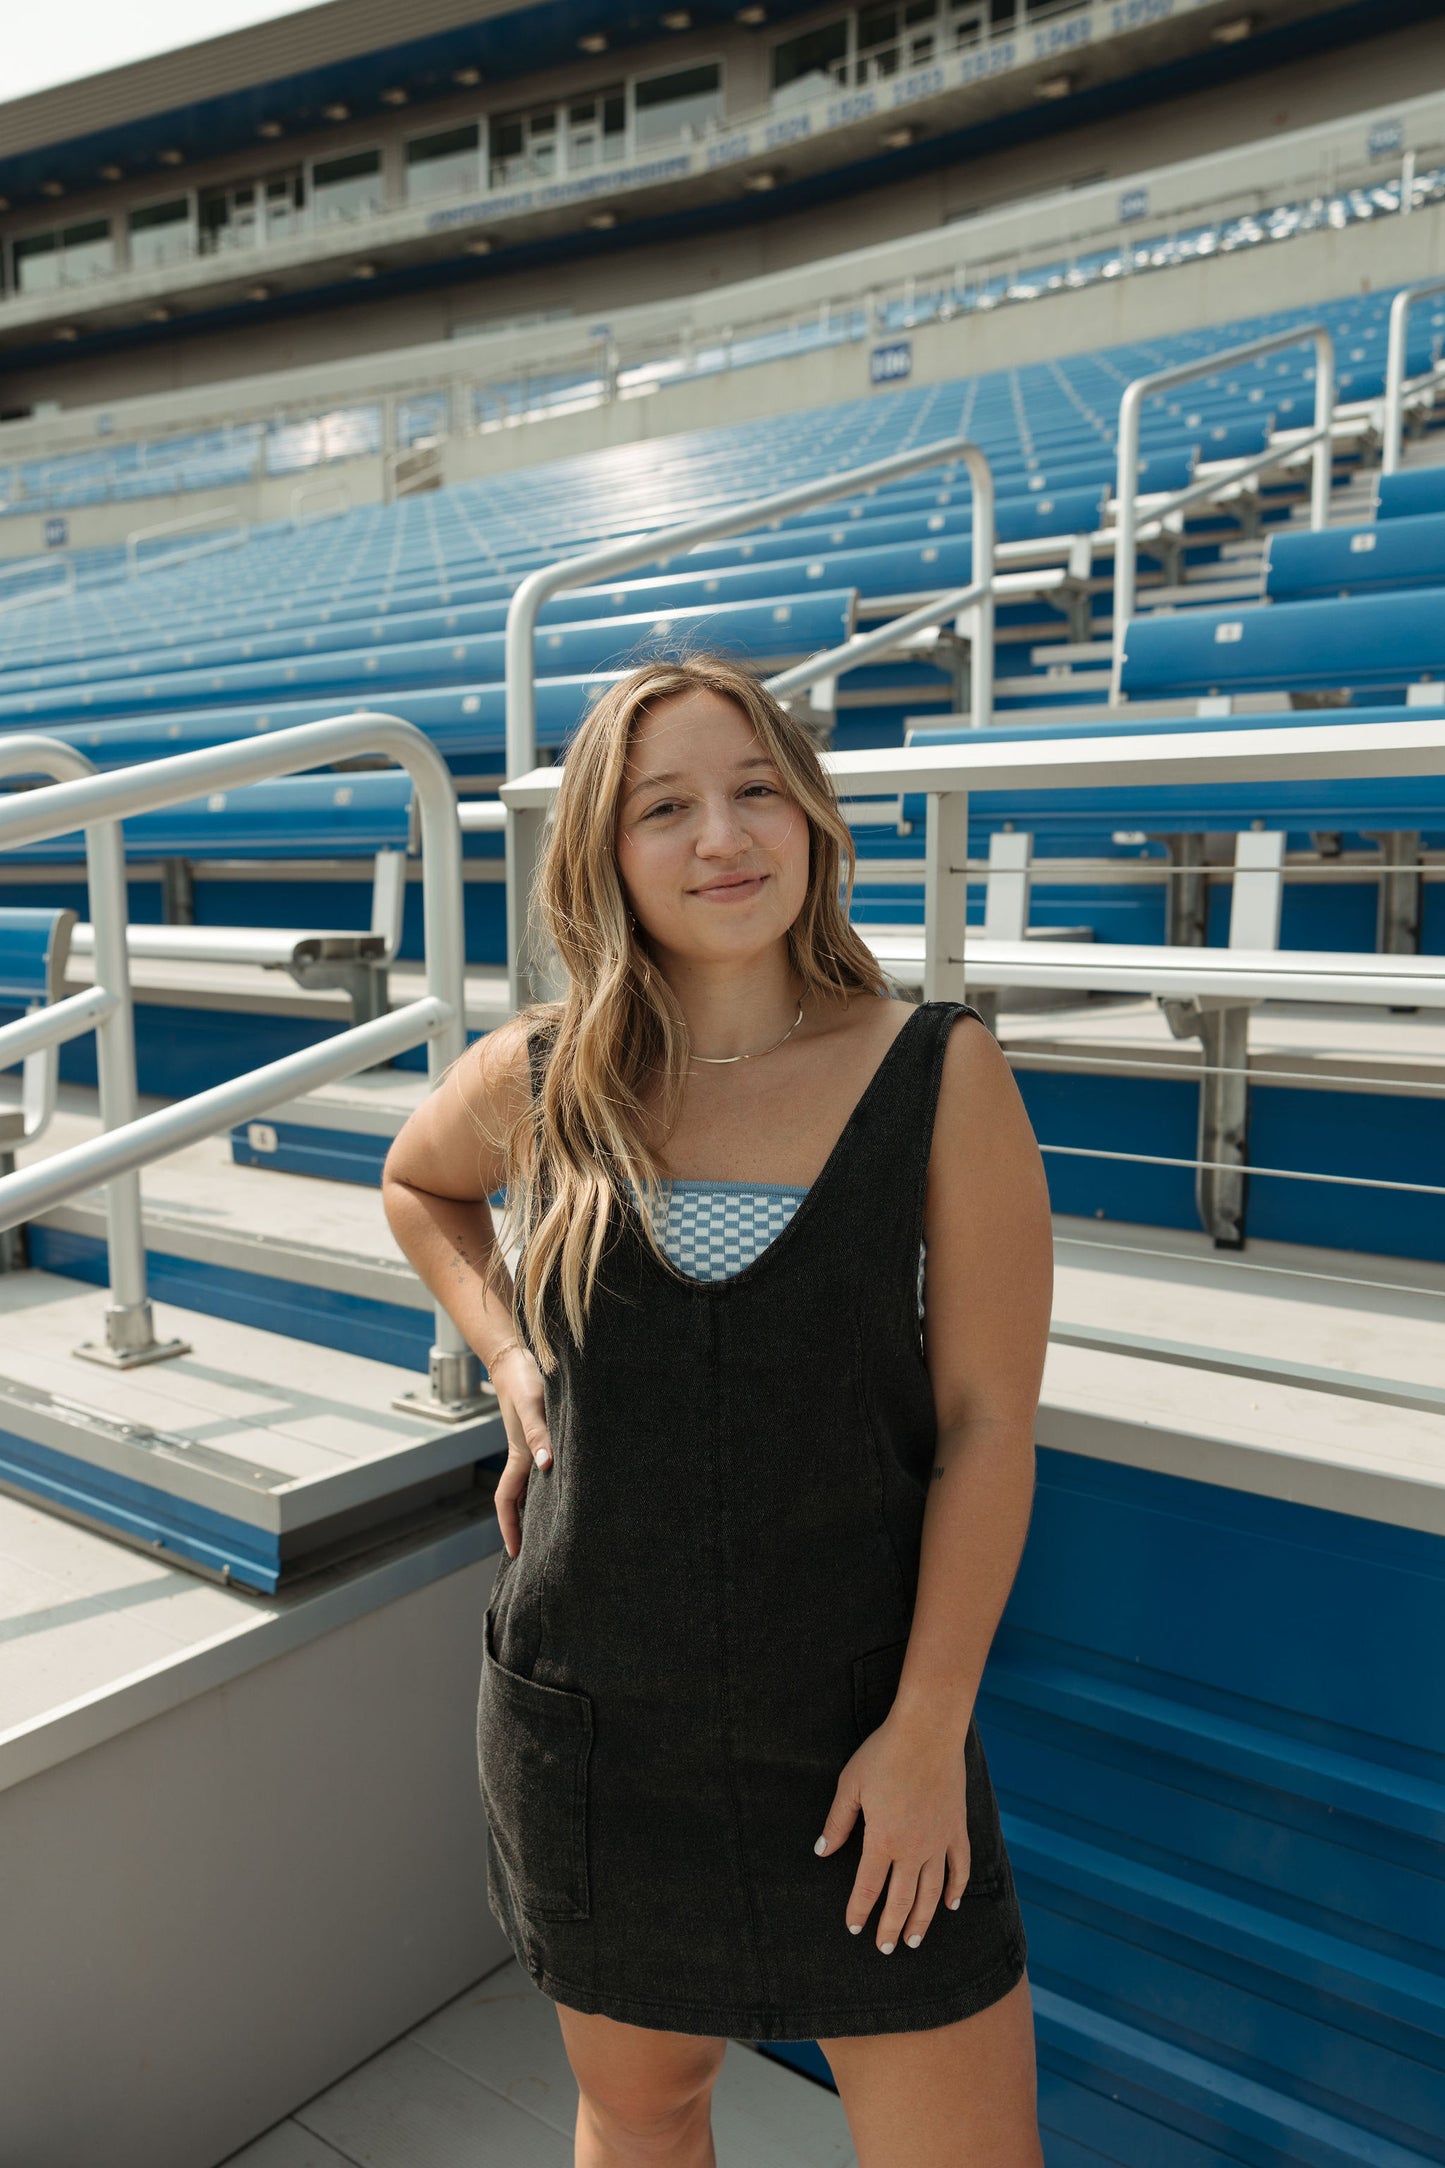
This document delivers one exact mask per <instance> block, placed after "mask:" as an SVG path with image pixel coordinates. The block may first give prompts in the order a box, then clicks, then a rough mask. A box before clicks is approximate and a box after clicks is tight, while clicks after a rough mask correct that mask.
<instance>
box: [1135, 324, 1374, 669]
mask: <svg viewBox="0 0 1445 2168" xmlns="http://www.w3.org/2000/svg"><path fill="white" fill-rule="evenodd" d="M1306 340H1308V341H1309V343H1310V344H1311V345H1312V346H1313V347H1314V350H1315V422H1314V428H1313V429H1312V430H1311V431H1310V433H1309V435H1308V437H1306V438H1302V439H1299V440H1297V442H1296V444H1295V445H1294V447H1293V449H1295V450H1300V449H1302V448H1303V445H1304V444H1305V443H1311V444H1313V445H1314V461H1313V475H1312V480H1311V487H1310V525H1311V527H1323V526H1324V525H1325V523H1326V521H1327V520H1328V518H1329V504H1330V485H1331V482H1332V480H1333V477H1334V444H1333V429H1334V411H1335V342H1334V340H1333V338H1332V337H1331V335H1330V333H1329V331H1328V329H1327V328H1326V326H1325V325H1324V324H1297V325H1295V326H1294V327H1293V328H1292V329H1291V330H1289V331H1279V332H1275V333H1273V334H1272V335H1271V336H1270V337H1269V338H1265V339H1249V340H1246V342H1245V344H1244V345H1243V346H1231V347H1227V348H1225V350H1224V351H1223V352H1222V353H1218V354H1208V355H1206V356H1205V357H1204V358H1203V359H1202V360H1200V361H1187V362H1180V363H1179V364H1178V365H1177V366H1176V367H1174V368H1172V369H1156V370H1155V371H1154V372H1153V374H1152V375H1150V376H1138V377H1135V379H1134V381H1133V382H1132V383H1131V384H1129V385H1126V387H1125V390H1124V396H1123V398H1122V399H1121V400H1120V401H1119V459H1118V471H1117V479H1116V482H1115V502H1114V632H1113V650H1114V654H1113V669H1112V672H1111V677H1110V685H1109V699H1110V702H1111V704H1113V705H1115V706H1117V705H1118V702H1119V700H1120V698H1121V696H1122V679H1123V671H1124V653H1125V643H1126V640H1127V638H1128V631H1129V620H1130V618H1131V617H1132V616H1133V615H1134V605H1135V599H1136V597H1137V594H1138V548H1139V532H1140V528H1139V417H1140V410H1141V409H1142V407H1143V404H1144V401H1145V400H1146V399H1148V398H1150V397H1152V395H1153V394H1154V393H1155V392H1160V391H1167V390H1168V389H1170V387H1171V386H1173V385H1175V384H1189V383H1192V382H1193V381H1194V380H1195V379H1196V378H1198V377H1201V376H1213V375H1214V373H1215V371H1216V370H1220V369H1232V368H1233V367H1234V366H1235V365H1236V363H1238V362H1241V361H1253V360H1256V359H1258V358H1259V357H1260V356H1261V355H1264V354H1274V353H1278V352H1279V350H1280V349H1281V348H1282V347H1286V346H1302V345H1304V343H1305V342H1306ZM1283 456H1284V454H1283V453H1282V452H1280V451H1276V450H1275V449H1273V448H1272V447H1271V448H1269V449H1267V450H1265V451H1263V452H1258V453H1254V454H1252V455H1251V456H1250V457H1249V458H1248V459H1242V460H1240V461H1238V462H1237V463H1233V462H1232V463H1231V465H1230V469H1229V473H1228V474H1227V475H1221V476H1219V477H1217V478H1215V477H1210V478H1209V479H1207V480H1206V481H1203V482H1195V483H1191V485H1190V486H1189V488H1187V489H1181V490H1177V491H1176V492H1175V493H1174V494H1173V495H1172V496H1169V497H1166V498H1165V499H1164V501H1163V503H1162V504H1158V505H1156V506H1155V507H1154V509H1153V511H1152V512H1151V514H1150V519H1149V526H1150V528H1151V530H1152V529H1153V528H1154V527H1155V525H1156V524H1157V523H1159V522H1161V521H1163V520H1164V519H1166V518H1167V517H1168V516H1169V514H1170V513H1171V512H1177V511H1179V510H1181V509H1182V508H1183V507H1184V506H1186V505H1190V504H1198V503H1201V502H1202V501H1203V500H1204V499H1205V498H1207V497H1210V496H1212V495H1213V494H1215V493H1216V492H1217V491H1218V490H1220V489H1223V488H1225V487H1227V486H1228V484H1229V483H1230V482H1234V481H1241V480H1243V478H1244V477H1245V475H1247V474H1253V473H1258V472H1259V470H1260V469H1261V468H1262V467H1267V466H1272V465H1274V464H1275V463H1276V462H1277V461H1278V460H1279V459H1280V458H1281V457H1283Z"/></svg>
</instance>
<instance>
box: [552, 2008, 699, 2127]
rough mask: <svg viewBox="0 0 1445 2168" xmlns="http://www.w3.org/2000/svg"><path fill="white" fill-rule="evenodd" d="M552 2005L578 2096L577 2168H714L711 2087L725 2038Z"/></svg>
mask: <svg viewBox="0 0 1445 2168" xmlns="http://www.w3.org/2000/svg"><path fill="white" fill-rule="evenodd" d="M556 2008H557V2016H558V2019H559V2020H560V2022H561V2026H562V2039H563V2043H564V2045H565V2047H566V2050H567V2060H568V2062H569V2063H570V2064H571V2065H572V2075H573V2076H574V2077H575V2078H576V2080H577V2090H578V2093H579V2094H580V2096H581V2097H580V2099H579V2101H578V2103H577V2151H576V2164H577V2168H641V2164H642V2163H644V2162H646V2163H649V2164H651V2163H656V2164H657V2168H716V2155H715V2154H714V2152H713V2146H712V2089H713V2085H714V2083H715V2082H716V2079H717V2074H718V2072H719V2070H721V2068H722V2062H723V2056H724V2055H725V2054H726V2053H727V2041H726V2040H714V2039H712V2038H710V2037H708V2036H707V2035H705V2034H700V2033H675V2032H654V2031H653V2030H652V2029H651V2028H650V2027H648V2026H643V2025H623V2024H619V2023H618V2021H617V2020H616V2019H615V2018H610V2017H594V2016H586V2015H584V2014H583V2012H582V2011H580V2010H569V2009H567V2008H566V2006H565V2005H564V2004H562V2003H560V2002H559V2003H558V2004H557V2006H556Z"/></svg>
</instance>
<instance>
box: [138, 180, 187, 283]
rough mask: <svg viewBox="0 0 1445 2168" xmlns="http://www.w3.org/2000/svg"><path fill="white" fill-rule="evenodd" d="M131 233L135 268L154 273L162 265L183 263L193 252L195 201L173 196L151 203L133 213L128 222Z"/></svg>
mask: <svg viewBox="0 0 1445 2168" xmlns="http://www.w3.org/2000/svg"><path fill="white" fill-rule="evenodd" d="M126 223H127V225H128V227H129V230H130V260H131V266H132V268H133V269H134V270H137V271H154V270H156V269H158V267H159V266H160V265H161V264H167V263H179V262H180V261H181V259H182V258H183V257H186V256H189V255H190V253H191V199H190V197H189V196H172V197H170V198H169V199H168V200H167V201H166V202H165V203H147V204H145V205H143V206H142V208H141V209H140V210H138V211H132V212H131V214H130V217H129V219H128V220H127V221H126Z"/></svg>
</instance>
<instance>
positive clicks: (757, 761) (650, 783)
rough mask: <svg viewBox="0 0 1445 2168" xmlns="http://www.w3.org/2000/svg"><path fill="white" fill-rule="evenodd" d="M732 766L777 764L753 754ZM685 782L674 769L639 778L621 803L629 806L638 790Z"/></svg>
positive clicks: (749, 766)
mask: <svg viewBox="0 0 1445 2168" xmlns="http://www.w3.org/2000/svg"><path fill="white" fill-rule="evenodd" d="M734 765H735V766H736V767H738V768H772V767H776V765H777V763H776V762H775V761H774V759H773V757H772V755H771V753H753V754H751V755H750V756H749V757H748V758H747V759H746V760H739V761H736V762H735V763H734ZM686 781H687V777H686V775H685V774H684V773H682V772H680V771H679V770H676V769H674V770H673V771H672V772H671V773H670V774H668V775H643V776H639V777H638V779H637V781H636V782H635V783H634V784H633V786H632V788H631V790H629V791H628V793H627V796H626V798H625V799H624V800H623V803H624V805H627V804H630V803H631V801H632V800H633V799H634V798H635V797H636V796H637V793H638V792H639V791H640V790H656V789H658V788H659V786H660V785H662V784H663V783H685V782H686Z"/></svg>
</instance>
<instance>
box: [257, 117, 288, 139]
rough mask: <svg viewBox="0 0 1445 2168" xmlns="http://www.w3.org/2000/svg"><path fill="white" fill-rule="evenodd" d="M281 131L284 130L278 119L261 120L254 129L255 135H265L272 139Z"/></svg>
mask: <svg viewBox="0 0 1445 2168" xmlns="http://www.w3.org/2000/svg"><path fill="white" fill-rule="evenodd" d="M283 132H284V131H283V129H282V127H281V123H280V121H279V120H263V121H261V122H260V123H259V124H258V126H257V129H256V133H257V135H261V136H266V137H268V138H270V139H271V140H273V141H274V139H275V138H276V137H277V136H278V135H281V134H282V133H283Z"/></svg>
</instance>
